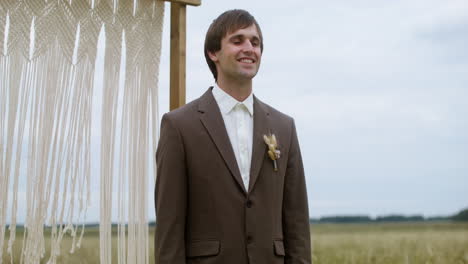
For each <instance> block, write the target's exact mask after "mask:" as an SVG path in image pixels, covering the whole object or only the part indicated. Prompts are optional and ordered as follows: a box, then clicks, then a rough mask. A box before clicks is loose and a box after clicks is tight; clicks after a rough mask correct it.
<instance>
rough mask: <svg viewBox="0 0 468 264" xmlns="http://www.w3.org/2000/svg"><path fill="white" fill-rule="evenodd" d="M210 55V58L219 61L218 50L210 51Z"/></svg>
mask: <svg viewBox="0 0 468 264" xmlns="http://www.w3.org/2000/svg"><path fill="white" fill-rule="evenodd" d="M208 57H210V59H211V60H212V61H213V62H217V61H218V54H217V52H211V51H208Z"/></svg>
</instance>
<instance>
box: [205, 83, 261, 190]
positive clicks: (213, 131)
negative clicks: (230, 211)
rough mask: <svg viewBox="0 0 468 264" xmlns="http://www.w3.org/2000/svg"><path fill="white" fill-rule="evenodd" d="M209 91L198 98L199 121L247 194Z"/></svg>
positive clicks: (221, 119) (224, 128)
mask: <svg viewBox="0 0 468 264" xmlns="http://www.w3.org/2000/svg"><path fill="white" fill-rule="evenodd" d="M211 90H212V87H211V88H210V89H209V90H208V91H207V92H206V93H205V94H203V95H202V96H201V97H200V103H199V105H198V112H200V120H201V122H202V123H203V126H204V127H205V128H206V130H207V131H208V134H209V135H210V137H211V139H212V140H213V142H214V143H215V145H216V148H217V149H218V151H219V153H220V154H221V156H222V157H223V159H224V161H225V162H226V165H227V167H228V168H229V170H230V171H231V174H232V175H233V177H234V179H235V180H236V182H237V183H238V184H239V186H240V188H241V189H242V190H243V191H244V193H247V191H246V190H245V187H244V182H243V181H242V177H241V174H240V171H239V166H238V165H237V161H236V157H235V155H234V151H233V149H232V146H231V141H230V140H229V136H228V134H227V131H226V126H225V125H224V121H223V117H222V115H221V112H220V110H219V107H218V104H217V103H216V101H215V99H214V97H213V94H212V92H211ZM254 111H255V110H254Z"/></svg>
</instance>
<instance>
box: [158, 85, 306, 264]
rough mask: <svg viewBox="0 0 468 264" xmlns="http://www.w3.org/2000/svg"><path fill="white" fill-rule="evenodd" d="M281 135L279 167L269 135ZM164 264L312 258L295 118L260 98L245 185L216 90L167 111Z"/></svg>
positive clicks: (302, 262) (161, 170)
mask: <svg viewBox="0 0 468 264" xmlns="http://www.w3.org/2000/svg"><path fill="white" fill-rule="evenodd" d="M270 132H271V133H273V134H275V135H276V137H277V140H278V149H279V150H280V151H281V157H280V158H279V159H278V161H277V162H278V171H274V170H273V162H272V160H271V159H270V158H269V157H268V155H267V146H266V144H265V143H264V141H263V135H266V134H269V133H270ZM156 162H157V173H158V175H157V180H156V189H155V204H156V216H157V218H156V235H155V258H156V263H157V264H185V263H203V264H247V263H255V264H280V263H281V264H283V263H286V264H309V263H311V243H310V232H309V215H308V206H307V194H306V185H305V178H304V169H303V166H302V159H301V153H300V150H299V143H298V140H297V135H296V129H295V125H294V121H293V119H292V118H290V117H288V116H286V115H284V114H282V113H280V112H278V111H277V110H275V109H273V108H272V107H270V106H268V105H266V104H264V103H262V102H261V101H259V100H258V99H257V98H255V97H254V133H253V147H252V163H251V171H250V186H249V188H248V190H246V189H245V187H244V184H243V182H242V178H241V174H240V172H239V168H238V166H237V162H236V158H235V156H234V152H233V150H232V146H231V143H230V141H229V137H228V134H227V132H226V128H225V125H224V121H223V118H222V116H221V112H220V110H219V108H218V105H217V103H216V101H215V99H214V97H213V94H212V92H211V88H210V89H209V90H208V91H207V92H206V93H205V94H203V95H202V96H201V97H200V98H199V99H197V100H194V101H193V102H191V103H189V104H187V105H185V106H183V107H181V108H179V109H177V110H174V111H172V112H169V113H167V114H165V115H164V116H163V118H162V121H161V137H160V140H159V145H158V150H157V152H156Z"/></svg>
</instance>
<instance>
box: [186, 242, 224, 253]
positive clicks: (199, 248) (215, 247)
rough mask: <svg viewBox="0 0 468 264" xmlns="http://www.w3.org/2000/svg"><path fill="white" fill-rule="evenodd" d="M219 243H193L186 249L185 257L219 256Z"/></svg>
mask: <svg viewBox="0 0 468 264" xmlns="http://www.w3.org/2000/svg"><path fill="white" fill-rule="evenodd" d="M219 248H220V243H219V241H216V240H211V241H195V242H191V243H190V244H189V245H188V247H187V252H186V254H187V257H207V256H215V255H218V254H219Z"/></svg>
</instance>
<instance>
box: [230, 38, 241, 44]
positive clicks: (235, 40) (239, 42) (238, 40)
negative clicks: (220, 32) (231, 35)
mask: <svg viewBox="0 0 468 264" xmlns="http://www.w3.org/2000/svg"><path fill="white" fill-rule="evenodd" d="M232 43H233V44H235V45H240V44H241V43H242V41H241V40H240V39H238V38H235V39H233V40H232Z"/></svg>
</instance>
